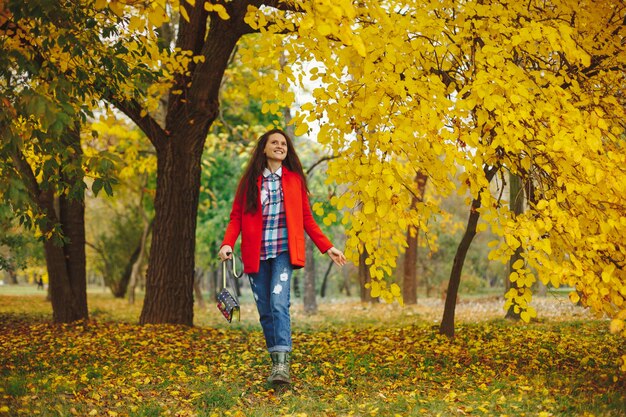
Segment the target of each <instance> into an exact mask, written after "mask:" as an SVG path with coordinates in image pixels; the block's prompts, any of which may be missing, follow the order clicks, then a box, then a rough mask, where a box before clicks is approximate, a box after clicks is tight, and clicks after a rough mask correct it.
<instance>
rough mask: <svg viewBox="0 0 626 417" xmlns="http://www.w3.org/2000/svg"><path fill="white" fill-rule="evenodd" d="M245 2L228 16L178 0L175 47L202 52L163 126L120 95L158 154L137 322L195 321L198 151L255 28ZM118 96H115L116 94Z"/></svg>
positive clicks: (180, 80)
mask: <svg viewBox="0 0 626 417" xmlns="http://www.w3.org/2000/svg"><path fill="white" fill-rule="evenodd" d="M247 6H248V3H247V2H230V3H227V5H226V7H227V9H228V13H229V15H230V19H227V20H224V19H221V18H219V17H217V16H212V17H211V19H209V13H208V12H207V11H206V9H204V8H203V7H202V6H201V5H195V6H194V5H191V4H189V3H184V4H181V7H184V8H185V9H186V11H187V13H188V17H189V19H180V22H179V26H178V34H177V40H176V47H178V48H180V49H181V50H184V51H191V52H192V54H193V55H202V56H204V58H205V59H204V61H200V62H197V63H196V62H192V63H191V64H190V65H189V68H188V72H186V73H184V74H178V75H177V76H176V77H175V80H174V85H173V86H172V90H171V91H180V94H170V97H169V101H168V108H167V114H166V117H165V120H166V123H165V125H166V127H165V129H163V128H161V126H160V125H159V124H158V123H156V122H155V120H154V119H153V118H151V117H148V116H146V114H145V113H143V112H142V111H141V108H140V106H139V105H137V104H136V103H128V102H122V103H119V102H117V103H116V105H117V106H118V107H120V108H121V109H122V111H124V112H125V113H126V114H127V115H129V117H131V119H132V120H133V121H135V122H136V123H137V124H138V126H140V127H141V129H142V130H143V131H144V132H145V133H146V135H147V136H148V137H149V138H150V140H151V142H152V144H153V145H154V147H155V149H156V153H157V189H156V196H155V200H154V210H155V213H156V215H155V219H154V226H153V227H154V229H153V232H152V245H151V248H150V263H149V266H148V272H147V275H146V295H145V300H144V304H143V309H142V312H141V316H140V319H139V321H140V323H141V324H146V323H172V324H184V325H189V326H191V325H193V277H194V256H195V253H194V252H195V240H196V233H195V232H196V217H197V211H198V197H199V187H200V172H201V165H200V162H201V157H202V150H203V147H204V143H205V140H206V136H207V132H208V131H209V128H210V127H211V124H212V123H213V121H214V120H215V118H216V117H217V116H218V113H219V91H220V88H221V84H222V79H223V76H224V72H225V70H226V68H227V67H228V62H229V59H230V56H231V54H232V52H233V50H234V48H235V45H236V44H237V42H238V40H239V39H240V38H241V36H243V35H244V34H246V33H248V32H251V31H252V29H251V28H250V27H249V26H248V25H247V24H246V23H245V22H244V16H245V15H246V13H247ZM112 99H113V100H115V98H114V97H113V98H112Z"/></svg>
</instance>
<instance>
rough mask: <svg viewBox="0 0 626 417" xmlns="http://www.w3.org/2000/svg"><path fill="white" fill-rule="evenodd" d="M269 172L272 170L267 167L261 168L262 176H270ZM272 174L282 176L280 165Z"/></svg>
mask: <svg viewBox="0 0 626 417" xmlns="http://www.w3.org/2000/svg"><path fill="white" fill-rule="evenodd" d="M270 174H272V171H270V170H269V168H265V169H264V170H263V177H264V178H267V177H269V176H270ZM274 174H276V175H278V176H279V177H282V176H283V167H282V166H281V167H280V168H278V169H277V170H276V172H274Z"/></svg>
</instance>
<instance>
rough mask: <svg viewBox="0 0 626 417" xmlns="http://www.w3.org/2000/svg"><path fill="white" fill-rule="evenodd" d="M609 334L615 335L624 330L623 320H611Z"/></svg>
mask: <svg viewBox="0 0 626 417" xmlns="http://www.w3.org/2000/svg"><path fill="white" fill-rule="evenodd" d="M609 329H610V330H611V333H613V334H616V333H619V332H621V331H623V330H624V320H620V319H613V320H611V324H610V326H609Z"/></svg>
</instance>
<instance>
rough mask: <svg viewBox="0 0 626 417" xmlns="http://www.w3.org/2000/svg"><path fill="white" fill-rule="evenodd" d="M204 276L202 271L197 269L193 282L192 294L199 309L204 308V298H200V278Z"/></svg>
mask: <svg viewBox="0 0 626 417" xmlns="http://www.w3.org/2000/svg"><path fill="white" fill-rule="evenodd" d="M203 275H204V271H202V270H201V269H197V270H196V273H195V275H194V280H193V292H194V294H195V298H196V301H197V302H198V306H200V308H204V306H205V303H204V297H202V276H203Z"/></svg>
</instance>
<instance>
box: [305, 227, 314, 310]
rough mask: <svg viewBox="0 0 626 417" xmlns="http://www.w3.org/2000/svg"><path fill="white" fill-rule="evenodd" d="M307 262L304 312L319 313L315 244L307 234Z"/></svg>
mask: <svg viewBox="0 0 626 417" xmlns="http://www.w3.org/2000/svg"><path fill="white" fill-rule="evenodd" d="M305 248H306V264H305V266H304V298H303V302H304V312H305V313H306V314H315V313H317V301H316V299H315V295H316V294H315V252H314V251H315V245H314V244H313V241H312V240H311V239H310V238H309V237H308V236H307V237H306V242H305Z"/></svg>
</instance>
